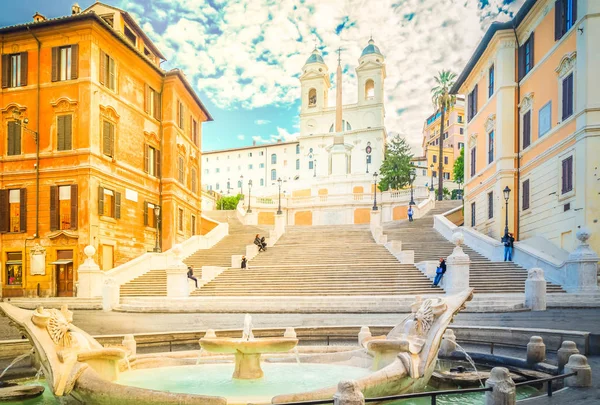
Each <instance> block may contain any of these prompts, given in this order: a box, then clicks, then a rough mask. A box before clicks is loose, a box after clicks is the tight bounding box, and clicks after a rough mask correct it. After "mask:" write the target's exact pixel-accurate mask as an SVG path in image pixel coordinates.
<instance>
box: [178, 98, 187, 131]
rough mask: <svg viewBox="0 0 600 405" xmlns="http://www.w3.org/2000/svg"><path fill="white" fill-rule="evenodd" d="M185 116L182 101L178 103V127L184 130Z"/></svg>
mask: <svg viewBox="0 0 600 405" xmlns="http://www.w3.org/2000/svg"><path fill="white" fill-rule="evenodd" d="M184 114H185V109H184V107H183V103H182V102H181V101H178V102H177V125H178V126H179V128H181V129H184V125H185V124H184V119H183V116H184Z"/></svg>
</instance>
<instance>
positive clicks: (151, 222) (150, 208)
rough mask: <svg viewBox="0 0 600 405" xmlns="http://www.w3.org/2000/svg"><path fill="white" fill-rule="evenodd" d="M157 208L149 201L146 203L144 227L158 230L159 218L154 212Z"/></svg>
mask: <svg viewBox="0 0 600 405" xmlns="http://www.w3.org/2000/svg"><path fill="white" fill-rule="evenodd" d="M157 206H158V205H154V204H152V203H149V202H148V201H144V226H148V227H150V228H158V218H157V217H156V212H155V211H154V208H155V207H157Z"/></svg>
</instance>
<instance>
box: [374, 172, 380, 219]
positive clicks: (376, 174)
mask: <svg viewBox="0 0 600 405" xmlns="http://www.w3.org/2000/svg"><path fill="white" fill-rule="evenodd" d="M377 176H379V173H377V172H375V173H373V182H374V184H375V188H374V189H373V211H377V210H378V209H379V208H377Z"/></svg>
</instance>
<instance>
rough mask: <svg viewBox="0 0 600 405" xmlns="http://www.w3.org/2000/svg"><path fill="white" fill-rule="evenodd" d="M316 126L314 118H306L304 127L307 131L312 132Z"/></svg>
mask: <svg viewBox="0 0 600 405" xmlns="http://www.w3.org/2000/svg"><path fill="white" fill-rule="evenodd" d="M316 128H317V122H316V121H315V120H308V122H307V123H306V129H307V131H308V132H314V131H315V129H316Z"/></svg>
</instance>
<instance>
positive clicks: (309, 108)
mask: <svg viewBox="0 0 600 405" xmlns="http://www.w3.org/2000/svg"><path fill="white" fill-rule="evenodd" d="M300 87H301V90H302V106H301V108H300V114H301V115H303V114H309V113H313V112H321V111H323V109H324V108H326V107H327V106H328V100H327V94H328V92H329V87H331V83H330V82H329V69H327V65H325V61H324V60H323V57H322V56H321V53H320V52H319V50H318V49H317V48H316V47H315V50H314V51H313V52H312V54H311V55H310V57H309V58H308V60H307V61H306V63H305V64H304V66H303V67H302V75H301V76H300Z"/></svg>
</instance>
